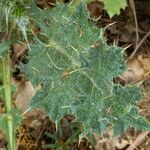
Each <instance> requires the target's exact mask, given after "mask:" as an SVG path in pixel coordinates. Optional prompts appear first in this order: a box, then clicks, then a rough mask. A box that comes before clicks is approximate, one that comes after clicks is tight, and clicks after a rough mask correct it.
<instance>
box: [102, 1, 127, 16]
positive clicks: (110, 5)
mask: <svg viewBox="0 0 150 150" xmlns="http://www.w3.org/2000/svg"><path fill="white" fill-rule="evenodd" d="M102 1H103V3H104V5H105V9H106V11H107V12H108V14H109V16H110V17H113V16H114V15H119V14H120V9H125V7H126V6H127V0H102Z"/></svg>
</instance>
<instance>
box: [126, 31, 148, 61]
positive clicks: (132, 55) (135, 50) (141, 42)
mask: <svg viewBox="0 0 150 150" xmlns="http://www.w3.org/2000/svg"><path fill="white" fill-rule="evenodd" d="M149 35H150V31H149V32H147V34H146V35H145V36H144V37H143V39H142V40H141V41H140V43H139V44H138V46H137V47H136V48H135V49H134V51H133V53H132V54H131V55H130V57H129V58H128V60H129V59H132V58H133V57H134V55H135V54H136V53H137V50H138V49H139V48H140V46H141V45H142V44H143V42H144V41H145V40H146V38H147V37H148V36H149Z"/></svg>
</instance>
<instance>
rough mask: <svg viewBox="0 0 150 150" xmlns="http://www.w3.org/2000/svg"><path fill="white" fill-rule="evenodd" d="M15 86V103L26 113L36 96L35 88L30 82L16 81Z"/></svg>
mask: <svg viewBox="0 0 150 150" xmlns="http://www.w3.org/2000/svg"><path fill="white" fill-rule="evenodd" d="M14 84H15V85H16V88H17V89H16V93H15V95H14V100H15V101H14V103H15V105H16V106H17V108H19V109H21V110H22V111H23V112H24V111H26V110H27V109H28V107H29V105H30V103H31V100H32V97H33V96H34V94H35V89H34V88H33V86H32V84H31V82H30V81H24V82H22V81H14Z"/></svg>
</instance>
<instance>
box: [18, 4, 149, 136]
mask: <svg viewBox="0 0 150 150" xmlns="http://www.w3.org/2000/svg"><path fill="white" fill-rule="evenodd" d="M34 12H36V15H35V16H32V17H33V20H35V22H36V23H37V24H38V26H39V27H40V29H41V32H42V33H41V36H39V37H35V41H34V43H33V44H31V51H30V53H29V62H28V64H25V65H22V66H21V69H22V71H23V72H24V73H25V74H26V76H27V77H28V78H29V79H30V80H31V81H32V83H33V85H34V86H35V87H39V85H40V84H41V85H42V89H41V90H39V91H38V92H37V93H36V95H35V96H34V98H33V101H32V107H33V108H35V107H38V108H43V109H44V110H45V111H46V112H47V113H48V114H49V115H50V116H51V118H52V119H54V120H55V121H58V120H60V118H62V117H63V116H64V115H66V114H70V113H73V114H74V115H75V116H76V118H77V119H78V120H79V121H82V122H83V123H84V126H85V130H84V131H83V134H88V133H90V132H93V131H94V132H96V133H100V134H103V132H104V130H105V129H106V128H107V127H108V126H109V125H110V124H112V125H113V128H114V130H115V131H116V133H117V134H119V133H120V132H123V131H124V130H126V128H127V127H129V126H130V125H131V126H133V127H134V123H133V122H132V123H129V124H127V125H126V126H125V127H124V122H123V121H122V120H123V119H124V118H126V116H128V115H132V113H131V112H132V111H131V110H132V109H133V108H135V105H136V102H137V101H138V100H139V99H140V97H141V93H140V89H139V87H137V86H127V87H122V86H119V85H114V84H113V78H114V77H116V76H118V75H120V74H122V73H123V71H124V70H125V68H126V65H125V63H124V60H123V56H122V52H123V49H122V48H120V47H117V46H115V45H113V46H108V45H107V43H106V42H105V39H104V37H103V34H102V33H103V30H102V29H98V28H96V27H95V26H93V25H92V24H90V23H89V22H88V13H87V10H86V6H85V5H83V4H80V5H79V7H78V8H77V10H76V12H75V13H74V14H73V15H70V13H69V9H68V7H67V5H58V6H57V7H55V8H54V9H52V10H45V11H41V12H39V11H34ZM60 14H61V15H60ZM43 35H44V38H43ZM40 39H41V41H40ZM39 42H40V43H41V44H40V43H39ZM95 42H99V45H100V46H99V47H97V48H94V47H93V46H92V45H93V44H95ZM135 114H136V115H137V116H139V115H138V113H135ZM117 123H118V124H117ZM147 124H148V123H147V122H145V127H144V126H143V125H142V126H141V125H140V126H141V128H147V127H148V126H147ZM118 126H120V128H121V129H118ZM122 126H123V127H122ZM135 126H136V124H135Z"/></svg>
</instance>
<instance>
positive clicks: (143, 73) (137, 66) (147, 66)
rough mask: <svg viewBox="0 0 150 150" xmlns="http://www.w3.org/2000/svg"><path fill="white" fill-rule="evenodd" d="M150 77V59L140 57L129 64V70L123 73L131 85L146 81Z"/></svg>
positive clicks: (123, 76)
mask: <svg viewBox="0 0 150 150" xmlns="http://www.w3.org/2000/svg"><path fill="white" fill-rule="evenodd" d="M148 77H150V57H147V56H144V55H139V56H138V57H137V58H135V59H133V60H131V61H130V62H129V63H128V70H127V71H126V72H124V73H123V75H122V78H123V79H124V81H125V82H126V83H127V84H129V83H135V82H137V81H141V80H144V79H145V78H148Z"/></svg>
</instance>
